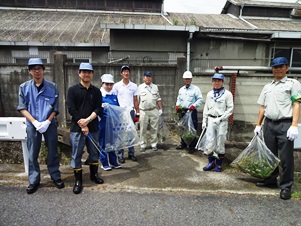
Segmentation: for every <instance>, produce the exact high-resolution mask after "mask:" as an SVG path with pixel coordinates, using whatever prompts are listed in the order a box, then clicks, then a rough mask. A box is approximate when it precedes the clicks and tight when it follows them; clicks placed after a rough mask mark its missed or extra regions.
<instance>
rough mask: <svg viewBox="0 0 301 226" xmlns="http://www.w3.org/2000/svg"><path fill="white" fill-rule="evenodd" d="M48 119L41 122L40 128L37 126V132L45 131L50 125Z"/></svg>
mask: <svg viewBox="0 0 301 226" xmlns="http://www.w3.org/2000/svg"><path fill="white" fill-rule="evenodd" d="M50 123H51V122H50V121H49V120H45V121H44V122H41V126H40V128H38V129H37V130H38V132H39V133H45V132H46V130H47V129H48V127H49V125H50Z"/></svg>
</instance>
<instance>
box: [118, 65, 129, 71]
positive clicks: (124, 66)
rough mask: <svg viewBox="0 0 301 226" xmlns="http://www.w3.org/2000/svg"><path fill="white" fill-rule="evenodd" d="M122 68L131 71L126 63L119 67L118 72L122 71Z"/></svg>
mask: <svg viewBox="0 0 301 226" xmlns="http://www.w3.org/2000/svg"><path fill="white" fill-rule="evenodd" d="M123 70H129V71H131V69H130V67H129V66H127V65H123V66H122V67H121V69H120V72H122V71H123Z"/></svg>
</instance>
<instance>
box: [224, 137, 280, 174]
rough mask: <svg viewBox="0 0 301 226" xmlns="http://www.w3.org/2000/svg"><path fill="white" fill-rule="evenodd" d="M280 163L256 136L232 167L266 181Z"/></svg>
mask: <svg viewBox="0 0 301 226" xmlns="http://www.w3.org/2000/svg"><path fill="white" fill-rule="evenodd" d="M279 163H280V160H279V159H278V158H277V157H276V156H275V155H274V154H273V153H272V152H271V150H270V149H268V147H267V146H266V145H265V143H264V141H263V140H262V139H261V138H260V137H259V136H258V135H256V136H254V137H253V139H252V140H251V142H250V144H249V145H248V146H247V147H246V148H245V149H244V150H243V151H242V152H241V153H240V155H239V156H238V157H237V158H236V159H235V160H234V161H233V162H232V163H231V164H230V165H231V166H233V167H237V168H239V169H240V170H241V171H243V172H244V173H247V174H249V175H251V176H253V177H257V178H261V179H266V178H268V177H269V176H270V175H271V174H272V173H273V171H274V170H275V169H276V168H277V166H278V165H279Z"/></svg>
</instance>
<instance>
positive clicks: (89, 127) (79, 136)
mask: <svg viewBox="0 0 301 226" xmlns="http://www.w3.org/2000/svg"><path fill="white" fill-rule="evenodd" d="M78 75H79V77H80V83H79V84H76V85H74V86H71V87H70V88H69V89H68V95H67V105H68V111H69V114H70V115H71V116H72V120H71V128H70V141H71V145H72V159H71V167H72V168H73V170H74V175H75V185H74V187H73V192H74V193H75V194H79V193H81V192H82V189H83V186H82V170H83V169H82V162H81V159H82V155H83V150H84V146H85V145H86V146H87V150H88V153H89V157H88V161H89V164H90V179H91V180H92V181H94V182H95V183H96V184H102V183H103V182H104V181H103V180H102V179H101V178H100V177H99V176H98V172H97V171H98V164H99V161H98V159H99V154H98V150H97V148H96V147H95V146H94V145H93V143H92V142H91V140H90V139H89V138H87V135H88V134H90V135H91V136H92V137H93V139H94V140H95V142H96V143H97V144H98V143H99V141H98V119H97V116H98V115H101V114H102V108H101V104H102V95H101V92H100V90H99V89H98V88H97V87H95V86H93V85H92V84H91V80H92V78H93V67H92V65H91V64H89V63H81V64H80V66H79V70H78Z"/></svg>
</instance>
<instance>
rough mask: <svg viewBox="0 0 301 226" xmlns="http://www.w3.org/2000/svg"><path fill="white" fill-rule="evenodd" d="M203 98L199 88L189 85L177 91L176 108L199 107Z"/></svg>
mask: <svg viewBox="0 0 301 226" xmlns="http://www.w3.org/2000/svg"><path fill="white" fill-rule="evenodd" d="M202 101H203V96H202V93H201V90H200V88H199V87H197V86H195V85H193V84H190V86H189V87H188V88H187V87H186V86H183V87H181V88H180V89H179V93H178V97H177V102H176V106H180V105H181V106H182V108H189V107H190V106H191V105H193V106H194V107H196V108H197V107H199V106H200V105H201V104H202Z"/></svg>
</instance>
